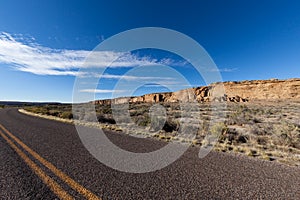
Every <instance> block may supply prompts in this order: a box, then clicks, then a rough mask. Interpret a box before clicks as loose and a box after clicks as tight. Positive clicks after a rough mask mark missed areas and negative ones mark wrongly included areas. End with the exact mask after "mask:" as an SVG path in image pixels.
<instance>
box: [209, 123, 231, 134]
mask: <svg viewBox="0 0 300 200" xmlns="http://www.w3.org/2000/svg"><path fill="white" fill-rule="evenodd" d="M227 130H228V127H227V125H226V124H224V123H223V122H218V123H215V124H214V125H213V126H211V127H210V130H209V131H210V133H211V134H212V135H214V136H217V137H218V136H219V135H221V134H224V133H225V132H226V131H227Z"/></svg>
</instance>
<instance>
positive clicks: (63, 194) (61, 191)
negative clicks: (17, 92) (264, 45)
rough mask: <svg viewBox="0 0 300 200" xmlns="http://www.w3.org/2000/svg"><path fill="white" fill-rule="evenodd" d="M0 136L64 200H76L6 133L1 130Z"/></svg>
mask: <svg viewBox="0 0 300 200" xmlns="http://www.w3.org/2000/svg"><path fill="white" fill-rule="evenodd" d="M0 135H1V136H2V137H3V138H4V139H5V140H6V141H7V143H8V144H9V145H10V146H11V147H12V148H13V149H14V150H15V151H16V152H17V154H18V155H19V156H20V157H21V158H22V159H23V160H24V161H25V162H26V164H27V165H28V166H29V167H30V168H31V169H32V171H33V172H34V173H35V174H36V175H38V176H39V177H40V179H41V180H42V181H43V182H44V183H45V184H46V185H47V186H48V187H49V188H50V189H51V190H52V191H53V192H54V194H56V195H57V196H58V197H59V198H60V199H62V200H69V199H74V198H73V197H72V196H70V195H69V194H68V193H67V192H66V191H65V190H64V189H62V188H61V187H60V185H59V184H58V183H57V182H56V181H54V180H53V179H52V178H51V177H49V176H48V175H47V174H46V173H45V172H44V171H43V170H42V169H41V168H40V167H39V166H37V165H36V164H35V163H34V162H33V161H32V160H30V158H29V157H28V156H27V155H26V154H25V153H23V152H22V151H21V149H19V148H18V147H17V146H16V145H15V144H14V143H13V142H12V141H11V140H10V139H9V138H8V137H7V136H6V135H4V133H3V132H2V131H1V130H0Z"/></svg>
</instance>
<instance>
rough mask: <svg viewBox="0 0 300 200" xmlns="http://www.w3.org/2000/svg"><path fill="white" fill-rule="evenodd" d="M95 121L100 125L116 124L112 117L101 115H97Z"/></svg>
mask: <svg viewBox="0 0 300 200" xmlns="http://www.w3.org/2000/svg"><path fill="white" fill-rule="evenodd" d="M97 120H98V122H100V123H108V124H116V121H115V120H114V119H113V118H112V117H107V116H103V115H97Z"/></svg>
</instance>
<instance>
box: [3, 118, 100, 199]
mask: <svg viewBox="0 0 300 200" xmlns="http://www.w3.org/2000/svg"><path fill="white" fill-rule="evenodd" d="M0 128H1V129H3V131H4V132H5V133H6V134H7V135H9V136H10V137H11V138H12V139H13V140H15V142H17V143H18V144H19V145H20V146H21V147H23V148H24V149H25V150H26V151H27V152H28V153H30V154H31V155H32V156H33V157H34V158H35V159H37V160H38V161H39V162H41V163H42V164H43V165H44V166H46V167H47V168H48V169H50V170H51V171H52V172H53V173H54V174H55V175H56V176H57V177H59V178H60V179H61V180H63V181H64V182H65V183H67V184H68V185H69V186H70V187H71V188H73V189H74V190H76V191H77V192H78V193H80V194H82V195H83V196H84V197H86V198H87V199H93V200H94V199H95V200H101V198H100V197H98V196H96V195H95V194H93V193H92V192H91V191H89V190H88V189H86V188H84V187H83V186H81V185H80V184H79V183H77V182H76V181H74V180H73V179H72V178H70V177H69V176H68V175H66V174H65V173H63V172H62V171H61V170H59V169H57V168H56V167H55V166H54V165H53V164H52V163H50V162H48V161H47V160H46V159H44V158H43V157H41V156H40V155H39V154H38V153H36V152H35V151H34V150H32V149H31V148H29V147H28V146H27V145H26V144H24V143H23V142H22V141H21V140H19V139H18V138H17V137H16V136H14V135H13V134H12V133H11V132H9V131H8V130H7V129H6V128H5V127H4V126H3V125H1V124H0Z"/></svg>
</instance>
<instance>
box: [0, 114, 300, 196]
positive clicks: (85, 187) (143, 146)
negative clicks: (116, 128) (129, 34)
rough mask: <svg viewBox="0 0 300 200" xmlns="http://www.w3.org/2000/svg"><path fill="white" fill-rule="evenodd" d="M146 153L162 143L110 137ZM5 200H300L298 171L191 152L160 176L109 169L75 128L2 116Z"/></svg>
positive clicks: (0, 192) (0, 189)
mask: <svg viewBox="0 0 300 200" xmlns="http://www.w3.org/2000/svg"><path fill="white" fill-rule="evenodd" d="M106 135H107V136H108V137H109V138H110V139H111V141H113V142H114V143H115V144H116V145H118V146H120V147H122V148H123V149H126V150H129V151H133V152H147V151H148V152H149V151H153V150H155V149H159V148H160V147H162V146H164V145H165V143H163V142H160V141H156V140H152V139H141V138H135V137H130V136H128V135H125V134H122V133H114V132H107V133H106ZM0 149H1V151H0V160H1V162H0V199H300V189H299V188H300V168H296V167H288V166H284V165H281V164H278V163H274V162H268V161H260V160H256V159H250V158H246V157H244V156H236V155H231V154H225V153H216V152H211V153H210V154H209V155H208V156H207V157H205V158H203V159H199V158H198V151H199V149H198V148H194V147H193V148H189V149H188V151H187V152H186V153H185V154H184V155H183V156H182V157H181V158H180V159H178V160H177V161H176V162H174V163H172V164H171V165H169V166H167V167H166V168H163V169H162V170H159V171H155V172H150V173H144V174H132V173H125V172H119V171H117V170H114V169H111V168H109V167H107V166H105V165H104V164H102V163H101V162H99V161H98V160H96V159H95V158H94V157H93V156H92V155H90V154H89V152H88V151H87V150H86V149H85V148H84V146H83V145H82V143H81V141H80V139H79V137H78V135H77V132H76V129H75V127H74V125H71V124H64V123H60V122H56V121H50V120H46V119H40V118H36V117H32V116H27V115H24V114H21V113H19V112H18V111H17V109H2V110H0Z"/></svg>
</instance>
